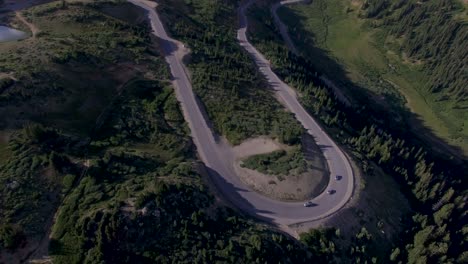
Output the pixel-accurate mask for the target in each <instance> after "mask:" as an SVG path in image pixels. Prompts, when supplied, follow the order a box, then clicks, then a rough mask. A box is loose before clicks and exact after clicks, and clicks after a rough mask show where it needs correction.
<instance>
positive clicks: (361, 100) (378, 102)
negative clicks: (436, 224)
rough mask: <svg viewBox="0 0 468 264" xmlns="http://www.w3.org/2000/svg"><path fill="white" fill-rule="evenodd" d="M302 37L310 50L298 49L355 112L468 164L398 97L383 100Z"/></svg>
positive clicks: (311, 39)
mask: <svg viewBox="0 0 468 264" xmlns="http://www.w3.org/2000/svg"><path fill="white" fill-rule="evenodd" d="M281 12H283V13H284V14H286V15H288V16H297V17H298V21H306V17H305V16H301V15H299V14H297V13H293V12H292V11H291V10H289V9H288V8H284V7H283V8H282V10H281ZM294 27H295V28H296V29H297V31H299V32H306V29H305V25H304V24H303V23H301V22H299V23H297V24H295V25H294ZM278 34H279V33H278ZM291 37H292V40H293V41H294V40H295V39H296V38H295V37H294V36H293V35H292V36H291ZM301 37H302V38H303V39H305V41H304V42H305V43H308V45H307V50H304V48H303V47H302V49H301V47H300V46H298V50H302V52H303V53H305V54H307V55H306V57H307V58H311V60H310V61H309V62H310V63H311V64H312V65H313V67H314V68H315V69H316V71H317V72H319V74H323V75H324V76H326V77H329V79H332V80H333V82H334V84H335V85H336V86H338V87H340V88H341V89H342V91H343V92H344V94H345V95H346V96H347V97H350V99H352V103H353V107H352V108H354V111H356V110H358V109H360V108H361V106H366V109H369V110H371V111H372V112H374V114H373V116H374V117H376V118H379V119H378V120H375V121H376V122H378V123H379V125H381V126H384V127H386V128H388V129H389V130H390V131H392V132H396V134H397V135H398V136H399V137H400V138H403V139H405V140H406V141H412V142H415V143H417V144H420V145H423V146H425V147H427V148H429V149H432V150H433V151H434V152H437V154H438V156H439V157H438V158H443V159H446V160H452V161H456V162H457V163H462V162H466V161H467V160H468V158H467V157H466V156H465V155H464V153H463V150H462V149H461V148H460V147H458V146H454V145H450V144H449V143H448V142H446V141H445V140H444V139H442V138H440V137H439V136H437V135H436V134H435V133H434V131H433V130H432V129H430V128H428V127H426V126H425V125H424V121H423V120H422V117H421V116H420V115H418V114H416V113H413V112H411V111H410V110H409V109H408V108H407V107H405V106H402V105H401V104H395V102H397V101H399V99H398V98H396V96H395V95H391V94H390V95H388V94H386V95H385V96H386V98H385V99H383V98H382V96H381V95H379V94H376V93H375V92H372V91H370V90H368V89H366V88H364V87H361V86H359V85H357V84H356V83H354V82H353V81H351V80H350V79H349V77H348V76H347V74H348V72H347V71H346V70H345V69H344V68H343V66H342V65H341V64H339V63H338V62H337V61H336V60H334V59H333V57H332V56H331V54H330V53H329V52H328V51H326V50H324V49H321V48H318V47H316V46H315V41H314V39H315V35H314V34H313V33H310V34H309V35H307V36H301ZM281 40H282V39H281ZM369 110H365V111H369ZM348 111H349V109H348ZM409 133H410V134H409ZM448 153H450V154H448Z"/></svg>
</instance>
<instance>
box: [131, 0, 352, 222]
mask: <svg viewBox="0 0 468 264" xmlns="http://www.w3.org/2000/svg"><path fill="white" fill-rule="evenodd" d="M128 1H129V2H131V3H133V4H135V5H137V6H140V7H142V8H144V9H146V10H147V11H148V17H149V19H150V21H151V26H152V29H153V34H154V35H155V36H157V37H158V38H159V39H160V41H161V47H162V49H163V51H164V53H165V59H166V62H167V63H168V64H169V67H170V71H171V74H172V77H173V80H174V86H175V91H176V96H177V99H178V101H179V102H180V104H181V107H182V110H183V112H184V117H185V120H186V121H187V123H188V125H189V127H190V130H191V132H192V138H193V141H194V143H195V145H196V146H197V151H198V153H199V156H200V158H201V160H202V161H203V162H204V163H205V166H206V168H207V170H208V172H209V174H210V178H211V180H212V181H213V183H214V184H215V185H216V187H217V188H218V189H219V191H220V193H221V194H222V195H223V196H224V197H225V198H226V199H227V200H228V201H229V202H231V203H232V204H233V205H235V206H236V207H238V208H239V209H240V210H242V211H244V212H246V213H248V214H251V215H253V216H255V217H257V218H260V219H263V220H266V221H269V222H272V223H276V224H279V225H290V224H295V223H300V222H309V221H314V220H318V219H321V218H324V217H326V216H329V215H331V214H333V213H334V212H336V211H337V210H339V209H340V208H342V207H343V206H344V205H345V203H346V202H347V201H348V200H349V199H350V197H351V195H352V193H353V185H354V178H353V172H352V169H351V166H350V164H349V162H348V160H347V159H346V157H345V155H344V154H343V152H342V151H341V150H340V148H339V147H338V146H337V145H336V144H335V143H334V142H333V141H332V140H331V139H330V137H329V136H328V135H327V134H326V133H325V132H324V131H323V130H322V129H321V128H320V126H319V125H318V124H317V123H316V122H315V121H314V119H313V118H312V117H311V116H310V115H308V113H307V112H306V111H305V110H304V108H303V107H302V106H301V105H300V104H299V102H298V100H297V97H296V93H295V91H294V90H293V89H292V88H290V87H288V86H287V85H286V84H285V83H283V82H282V81H281V80H280V79H279V78H278V77H277V76H276V75H275V74H274V73H273V71H272V70H271V68H270V66H269V64H268V61H267V60H266V59H265V58H264V57H263V55H262V54H260V53H259V52H258V51H257V50H256V49H255V48H254V47H253V46H252V45H251V44H250V43H249V42H248V40H247V37H246V29H247V19H246V17H245V10H246V8H247V7H248V6H249V4H250V3H251V2H249V3H248V4H247V5H244V6H242V7H241V8H240V9H239V14H240V29H239V31H238V34H237V37H238V39H239V42H240V45H241V46H242V47H244V48H245V49H246V50H247V51H248V52H249V54H251V55H252V58H253V59H254V60H255V62H256V64H257V65H258V67H259V70H260V71H261V72H262V73H263V74H264V75H265V77H266V78H267V80H268V81H269V82H270V84H271V85H272V86H273V87H274V88H275V90H276V93H277V94H278V96H279V97H280V98H281V99H282V100H283V101H284V104H285V105H286V107H287V108H288V109H289V110H290V111H291V112H293V113H295V115H296V118H297V119H298V120H299V121H300V122H301V123H302V125H303V126H304V127H305V128H306V129H307V131H308V132H309V133H310V134H311V135H313V136H314V137H315V139H316V141H317V143H318V145H319V146H320V147H321V148H322V150H323V152H324V156H325V157H326V159H327V162H328V166H329V168H330V172H331V174H332V177H330V182H329V185H328V189H333V190H336V193H334V194H332V195H330V194H327V193H326V192H324V193H322V194H321V195H319V196H318V197H316V198H314V199H313V200H312V202H313V203H314V204H316V205H315V206H313V207H304V206H303V203H301V202H282V201H276V200H273V199H270V198H267V197H265V196H262V195H260V194H258V193H257V192H255V191H252V190H251V189H250V188H249V187H247V186H246V185H245V184H244V183H243V182H242V181H241V180H240V178H239V177H238V176H237V175H236V174H235V172H234V169H233V167H232V166H233V165H232V164H233V162H232V161H233V158H234V155H233V153H232V150H231V149H230V148H228V147H227V146H226V145H224V144H223V143H222V142H217V140H216V137H215V135H214V134H213V131H212V130H211V129H210V127H209V125H208V123H207V120H206V119H205V116H204V115H203V112H202V110H201V108H200V107H199V104H198V103H197V98H196V96H195V95H194V93H193V90H192V86H191V83H190V80H189V77H188V76H187V74H186V70H185V66H184V65H183V62H182V58H181V56H180V53H179V51H178V49H180V45H177V44H178V42H177V41H176V40H174V39H172V38H170V37H169V36H168V35H167V33H166V31H165V29H164V27H163V24H162V23H161V20H160V19H159V17H158V14H157V12H156V11H155V8H154V6H151V2H148V1H144V0H128ZM334 175H340V176H342V179H341V180H339V181H336V180H335V177H334Z"/></svg>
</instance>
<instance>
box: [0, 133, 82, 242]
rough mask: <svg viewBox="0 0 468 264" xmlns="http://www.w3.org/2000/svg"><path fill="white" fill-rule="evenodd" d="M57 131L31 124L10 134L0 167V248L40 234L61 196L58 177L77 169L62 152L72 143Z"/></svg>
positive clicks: (60, 180)
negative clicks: (5, 153)
mask: <svg viewBox="0 0 468 264" xmlns="http://www.w3.org/2000/svg"><path fill="white" fill-rule="evenodd" d="M76 143H77V142H74V141H73V140H72V139H70V138H68V137H66V136H64V135H62V134H61V133H59V132H58V131H55V130H52V129H48V128H44V127H43V126H41V125H36V124H31V125H29V126H27V127H25V128H24V129H23V130H22V131H20V132H18V133H17V134H15V135H13V138H12V139H11V140H10V142H9V144H8V149H9V151H10V153H11V155H9V157H8V159H7V160H6V161H2V162H1V166H0V185H1V186H3V187H2V188H1V189H0V219H1V225H0V237H1V239H0V242H1V243H0V250H1V249H2V248H3V249H5V248H6V249H15V248H17V247H18V246H20V244H21V241H22V239H23V238H25V236H36V235H41V234H42V233H43V232H45V231H46V230H44V226H43V225H44V222H45V221H47V220H48V219H50V217H52V214H53V212H54V211H55V210H56V208H57V205H58V203H59V202H60V196H61V195H62V192H61V191H62V180H63V177H64V176H65V175H66V174H69V173H75V172H76V170H77V168H76V166H75V165H74V164H73V163H72V162H71V161H70V160H69V158H68V157H67V156H66V155H65V151H66V149H69V148H71V147H72V146H73V144H76Z"/></svg>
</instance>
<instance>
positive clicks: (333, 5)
mask: <svg viewBox="0 0 468 264" xmlns="http://www.w3.org/2000/svg"><path fill="white" fill-rule="evenodd" d="M347 8H349V9H348V12H347ZM349 10H351V11H349ZM358 11H359V10H358V8H357V7H354V6H351V5H350V4H349V3H348V2H347V1H342V0H330V1H322V0H318V1H313V2H312V3H311V4H308V5H291V6H288V7H286V8H282V9H280V11H279V14H280V16H281V17H282V19H283V21H284V22H285V23H286V24H287V25H288V26H289V28H290V31H291V32H292V33H293V34H291V35H292V37H293V40H294V41H295V43H296V45H298V47H299V49H300V50H301V51H303V52H304V53H305V54H306V55H307V56H309V57H310V58H311V59H312V61H313V63H315V65H316V66H317V68H319V69H321V70H322V71H324V72H325V73H326V74H327V75H328V76H330V77H331V78H332V79H334V78H335V76H337V74H336V72H334V70H335V67H332V66H330V60H328V59H324V57H329V58H331V59H332V61H336V62H338V63H339V65H342V67H343V68H344V70H345V71H346V77H347V78H349V79H350V80H351V81H352V82H354V83H356V84H358V85H359V86H361V87H364V88H366V89H369V90H370V91H371V92H372V93H374V94H375V95H374V96H373V97H374V100H376V101H377V102H379V103H381V104H382V105H384V106H385V105H387V106H390V107H395V106H396V107H402V106H404V105H405V104H406V105H407V107H408V108H409V109H410V110H411V111H412V112H414V113H416V114H417V115H418V117H419V118H421V119H422V123H423V125H424V126H426V127H428V128H430V129H431V130H432V131H433V132H434V133H435V134H436V135H437V136H439V137H441V138H443V139H445V140H446V141H447V142H448V143H450V144H453V145H456V146H459V147H461V148H462V149H463V150H464V151H465V153H468V129H467V126H468V123H467V122H468V114H467V112H466V111H465V110H463V109H454V108H452V106H451V103H447V101H443V102H437V101H436V96H435V95H433V94H430V93H429V92H427V89H425V86H427V81H428V77H427V76H426V75H425V74H424V73H423V72H422V71H421V67H422V66H421V65H419V64H418V63H415V62H408V61H407V60H404V59H403V58H402V56H401V54H398V53H396V52H393V51H392V50H393V49H394V47H396V46H397V41H398V40H395V39H394V38H393V37H392V36H388V35H386V33H385V32H384V31H383V30H382V29H379V28H374V27H371V26H370V25H369V23H368V22H367V21H366V20H364V19H361V18H359V17H358ZM332 63H333V62H332ZM338 81H343V80H338ZM348 92H351V91H348ZM400 94H401V95H403V96H404V97H403V96H401V95H400ZM410 122H411V120H410ZM415 129H416V130H418V128H417V127H415Z"/></svg>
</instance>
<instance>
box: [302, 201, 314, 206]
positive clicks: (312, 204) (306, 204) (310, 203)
mask: <svg viewBox="0 0 468 264" xmlns="http://www.w3.org/2000/svg"><path fill="white" fill-rule="evenodd" d="M314 205H315V204H314V203H313V202H312V201H307V202H305V203H304V207H311V206H314Z"/></svg>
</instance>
